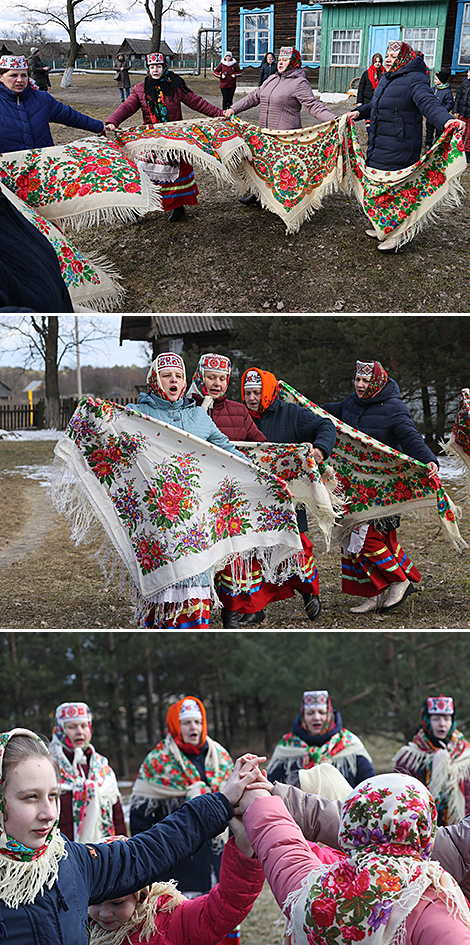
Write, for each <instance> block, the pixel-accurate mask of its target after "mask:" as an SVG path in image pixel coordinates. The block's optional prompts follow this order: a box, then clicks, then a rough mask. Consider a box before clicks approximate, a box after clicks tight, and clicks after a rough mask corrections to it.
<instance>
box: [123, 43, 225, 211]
mask: <svg viewBox="0 0 470 945" xmlns="http://www.w3.org/2000/svg"><path fill="white" fill-rule="evenodd" d="M146 69H147V71H148V76H146V78H145V81H144V82H138V83H137V85H135V86H134V88H133V89H132V92H131V94H130V95H129V98H128V99H127V101H125V102H123V103H122V104H121V105H120V106H119V108H116V111H114V112H113V114H112V115H110V116H109V118H108V119H107V121H106V122H105V125H106V127H107V128H109V129H110V130H111V131H114V130H115V129H116V128H117V127H118V126H119V125H120V124H121V123H122V122H123V121H125V120H126V118H130V116H131V115H134V114H135V113H136V112H137V111H139V108H141V109H142V118H143V123H144V124H145V125H159V124H161V123H162V122H167V121H181V120H182V117H183V115H182V112H181V103H182V102H183V103H184V105H187V106H188V108H192V109H193V110H194V111H195V112H201V113H202V114H203V115H209V117H210V118H220V116H221V115H223V114H224V113H223V111H222V109H220V108H217V106H216V105H211V103H210V102H206V100H205V98H201V96H200V95H196V93H195V92H192V91H191V89H189V88H188V86H187V85H186V82H185V81H184V79H182V78H181V76H179V75H177V74H176V72H170V71H169V69H168V65H167V63H166V60H165V57H164V56H163V55H162V53H158V52H154V53H150V54H149V55H148V56H146ZM142 164H143V165H144V167H143V169H144V170H147V172H148V174H149V177H151V179H152V180H153V181H154V182H155V183H158V185H159V187H160V193H161V197H162V204H163V209H164V210H168V211H170V217H169V219H170V222H171V223H175V222H176V221H177V220H181V218H182V217H183V216H184V213H185V210H184V207H185V204H195V203H197V195H198V193H199V191H198V189H197V184H196V181H195V180H194V172H193V168H192V165H191V164H189V162H188V161H183V160H180V162H179V165H178V164H175V163H173V164H172V163H171V162H168V163H167V164H161V165H156V164H155V162H154V160H152V158H151V157H150V156H149V155H146V154H143V155H142ZM145 165H147V167H145ZM152 165H153V166H152ZM153 171H155V173H153ZM151 172H152V173H151ZM157 172H158V173H157Z"/></svg>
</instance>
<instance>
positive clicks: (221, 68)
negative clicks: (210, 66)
mask: <svg viewBox="0 0 470 945" xmlns="http://www.w3.org/2000/svg"><path fill="white" fill-rule="evenodd" d="M241 74H242V71H241V69H240V66H239V65H238V62H234V63H233V64H232V65H231V66H228V65H227V63H226V62H224V61H223V60H222V62H219V65H218V66H216V67H215V69H214V75H216V76H217V78H218V79H220V88H221V89H235V88H236V87H237V77H238V76H240V75H241Z"/></svg>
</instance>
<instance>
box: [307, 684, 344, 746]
mask: <svg viewBox="0 0 470 945" xmlns="http://www.w3.org/2000/svg"><path fill="white" fill-rule="evenodd" d="M312 708H321V709H325V708H326V710H327V714H326V718H325V721H324V723H323V725H322V727H321V729H320V731H319V732H318V735H326V734H327V733H328V732H331V731H332V730H333V729H334V728H335V726H336V719H335V715H334V712H333V706H332V704H331V699H330V696H329V693H328V691H327V690H326V689H307V690H306V691H305V692H304V693H303V695H302V701H301V703H300V715H301V717H302V725H303V727H304V728H306V729H307V730H308V726H307V723H306V721H305V709H312Z"/></svg>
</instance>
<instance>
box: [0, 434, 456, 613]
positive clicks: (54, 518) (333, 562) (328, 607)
mask: <svg viewBox="0 0 470 945" xmlns="http://www.w3.org/2000/svg"><path fill="white" fill-rule="evenodd" d="M53 449H54V443H53V442H51V441H46V442H37V441H29V442H28V441H26V442H25V441H17V442H15V441H8V442H2V444H1V454H0V457H1V458H0V505H1V508H2V516H1V517H0V627H2V628H3V629H12V628H16V629H32V628H34V629H37V628H45V629H54V630H56V629H66V630H72V629H83V628H88V629H90V630H93V629H98V628H109V627H114V628H118V629H127V630H128V629H130V628H132V627H133V626H135V624H134V623H133V609H132V606H131V604H130V599H129V596H128V594H127V590H126V588H125V587H123V588H122V589H120V588H119V587H118V586H117V584H116V582H114V583H111V584H109V585H108V586H107V585H106V581H105V579H104V577H103V574H102V571H101V569H100V566H99V564H98V562H97V561H96V560H95V558H94V557H93V555H94V553H96V551H97V550H98V548H97V546H96V545H89V546H86V547H84V546H79V547H76V546H75V545H73V544H72V542H71V540H70V537H69V530H68V526H67V524H66V522H65V520H64V519H63V518H62V517H61V516H59V515H58V514H57V513H56V512H55V511H54V509H53V508H52V506H51V503H50V500H49V498H48V496H47V493H46V488H45V487H44V486H41V485H40V484H39V483H38V482H37V481H35V480H33V479H31V478H29V475H26V474H25V471H24V470H22V469H21V467H24V466H26V467H28V466H31V465H34V464H36V465H37V464H39V465H47V464H50V463H51V462H52V459H53ZM449 492H450V494H451V495H452V494H453V489H452V488H449ZM461 533H462V535H463V537H464V538H465V539H466V541H467V542H468V543H469V544H470V521H469V516H468V510H467V513H466V518H464V519H463V522H462V523H461ZM400 541H401V543H402V544H403V546H404V547H405V548H406V550H407V551H408V553H409V555H410V557H411V558H412V560H413V561H414V563H415V564H416V566H417V567H418V569H419V571H420V572H421V574H422V581H421V584H420V585H419V591H418V592H417V593H415V594H412V595H411V596H410V597H409V598H408V600H407V601H406V602H405V603H404V604H403V605H402V606H401V607H400V608H397V610H395V611H393V612H392V613H390V614H388V615H386V616H381V615H377V614H365V615H362V616H359V615H353V614H350V612H349V607H350V606H352V605H353V603H357V601H355V600H354V599H353V598H350V597H346V596H345V595H343V594H342V593H341V576H340V554H339V550H338V549H334V550H332V551H331V552H330V553H327V552H326V551H325V546H324V544H323V543H322V542H320V541H317V540H316V539H315V555H316V562H317V566H318V570H319V573H320V587H321V599H322V605H323V610H322V613H321V615H320V618H319V619H318V620H317V622H316V623H314V624H312V623H310V622H309V621H308V619H307V618H306V616H305V613H304V610H303V604H302V601H301V599H300V597H299V595H297V594H296V595H295V597H293V598H291V599H290V600H287V601H282V602H280V603H277V604H273V605H271V606H270V607H269V608H268V610H267V618H266V620H265V622H264V623H263V624H261V629H263V630H281V629H289V630H328V629H336V630H344V629H354V630H358V629H366V630H367V629H369V630H377V631H379V630H388V629H390V628H396V629H422V630H430V629H449V630H452V629H465V630H468V629H470V604H469V601H470V569H469V557H470V552H469V551H468V550H467V551H464V552H463V553H462V554H460V555H459V554H458V553H457V552H455V551H454V549H453V548H452V546H451V545H449V544H448V542H446V541H444V539H443V537H442V534H441V532H440V529H439V526H438V522H437V516H435V517H433V518H432V521H430V522H429V524H423V523H421V522H415V521H409V520H408V521H406V520H404V521H403V524H402V527H401V529H400ZM220 628H221V621H220V617H219V615H218V613H216V612H214V614H213V617H212V618H211V627H210V629H211V630H220Z"/></svg>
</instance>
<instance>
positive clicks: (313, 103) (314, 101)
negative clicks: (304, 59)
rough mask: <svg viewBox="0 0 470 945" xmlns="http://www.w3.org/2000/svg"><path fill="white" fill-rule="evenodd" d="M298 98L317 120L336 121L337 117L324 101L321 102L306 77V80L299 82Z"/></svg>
mask: <svg viewBox="0 0 470 945" xmlns="http://www.w3.org/2000/svg"><path fill="white" fill-rule="evenodd" d="M304 78H305V77H304ZM297 99H298V101H299V102H300V104H301V105H303V106H304V108H305V109H306V110H307V111H308V112H309V113H310V115H313V117H314V118H316V119H317V121H331V120H333V121H334V120H335V119H336V117H337V116H336V115H335V114H334V113H333V112H331V111H330V109H329V108H327V107H326V105H324V104H323V102H320V99H318V98H316V97H315V95H314V94H313V92H312V89H311V88H310V84H309V82H308V79H306V78H305V81H304V82H302V83H299V87H298V89H297Z"/></svg>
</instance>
